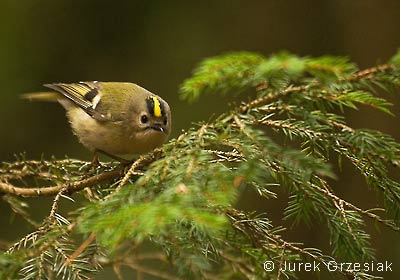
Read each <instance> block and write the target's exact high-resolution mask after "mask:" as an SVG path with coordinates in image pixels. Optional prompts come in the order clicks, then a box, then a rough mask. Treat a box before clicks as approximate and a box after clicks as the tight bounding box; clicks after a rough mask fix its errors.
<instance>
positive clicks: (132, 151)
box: [22, 81, 171, 162]
mask: <svg viewBox="0 0 400 280" xmlns="http://www.w3.org/2000/svg"><path fill="white" fill-rule="evenodd" d="M44 86H45V87H46V88H48V89H50V90H51V91H45V92H36V93H35V92H34V93H26V94H23V95H22V98H23V99H28V100H31V101H58V102H59V103H60V104H61V105H62V106H63V107H64V108H65V110H66V115H67V118H68V120H69V123H70V125H71V128H72V131H73V133H74V134H75V135H76V136H77V137H78V139H79V141H80V142H81V143H82V144H83V145H84V146H85V147H86V148H88V149H89V150H90V151H92V152H93V161H92V162H96V161H97V162H98V152H100V153H103V154H105V155H108V156H110V157H112V158H115V159H118V160H120V161H123V160H124V157H126V156H132V155H140V154H144V153H147V152H149V151H152V150H153V149H155V148H156V147H159V146H161V145H162V144H163V143H164V142H165V141H166V140H167V139H168V136H169V135H170V132H171V109H170V107H169V105H168V103H167V102H166V101H165V100H164V99H162V98H161V97H160V96H158V95H156V94H154V93H152V92H150V91H148V90H146V89H145V88H143V87H140V86H138V85H137V84H134V83H129V82H99V81H90V82H77V83H51V84H45V85H44Z"/></svg>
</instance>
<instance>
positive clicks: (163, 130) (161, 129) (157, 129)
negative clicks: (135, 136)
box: [150, 124, 165, 132]
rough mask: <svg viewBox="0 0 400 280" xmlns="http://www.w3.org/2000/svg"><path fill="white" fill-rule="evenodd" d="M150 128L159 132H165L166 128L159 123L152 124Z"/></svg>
mask: <svg viewBox="0 0 400 280" xmlns="http://www.w3.org/2000/svg"><path fill="white" fill-rule="evenodd" d="M150 128H151V129H154V130H156V131H159V132H165V129H164V128H163V127H162V126H161V125H159V124H155V125H152V126H150Z"/></svg>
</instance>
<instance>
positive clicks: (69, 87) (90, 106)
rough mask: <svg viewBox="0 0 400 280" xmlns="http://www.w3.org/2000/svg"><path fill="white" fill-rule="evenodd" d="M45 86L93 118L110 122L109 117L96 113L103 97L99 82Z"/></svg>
mask: <svg viewBox="0 0 400 280" xmlns="http://www.w3.org/2000/svg"><path fill="white" fill-rule="evenodd" d="M44 86H45V87H48V88H51V89H53V90H55V91H57V92H59V93H61V94H62V95H64V96H65V97H66V98H68V99H69V100H70V101H72V102H73V103H75V104H76V105H77V106H78V107H80V108H82V109H83V110H84V111H85V112H86V113H87V114H89V115H90V116H92V117H93V118H95V119H97V120H101V121H106V120H108V118H107V116H105V115H104V114H101V113H100V112H97V111H96V107H97V105H98V103H99V102H100V97H101V96H100V95H101V94H100V91H99V83H98V82H79V83H72V84H65V83H55V84H45V85H44Z"/></svg>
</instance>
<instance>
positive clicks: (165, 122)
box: [164, 117, 168, 125]
mask: <svg viewBox="0 0 400 280" xmlns="http://www.w3.org/2000/svg"><path fill="white" fill-rule="evenodd" d="M167 123H168V120H167V117H165V118H164V125H167Z"/></svg>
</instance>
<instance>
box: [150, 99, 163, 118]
mask: <svg viewBox="0 0 400 280" xmlns="http://www.w3.org/2000/svg"><path fill="white" fill-rule="evenodd" d="M150 98H151V99H153V102H154V116H155V117H161V105H160V101H159V100H158V98H157V97H155V96H150Z"/></svg>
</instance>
